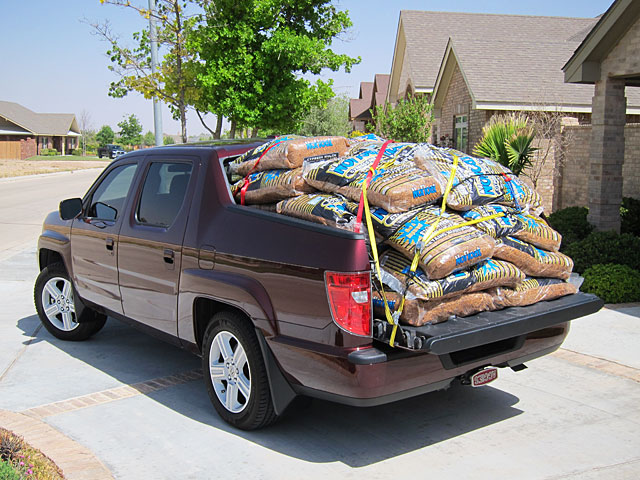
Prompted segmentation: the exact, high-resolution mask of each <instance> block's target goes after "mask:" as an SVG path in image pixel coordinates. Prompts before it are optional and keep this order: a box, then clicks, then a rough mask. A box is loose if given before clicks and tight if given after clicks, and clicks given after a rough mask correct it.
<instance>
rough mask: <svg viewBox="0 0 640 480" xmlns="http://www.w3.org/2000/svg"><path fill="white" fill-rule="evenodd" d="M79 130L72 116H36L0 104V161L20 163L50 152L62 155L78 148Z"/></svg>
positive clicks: (11, 104)
mask: <svg viewBox="0 0 640 480" xmlns="http://www.w3.org/2000/svg"><path fill="white" fill-rule="evenodd" d="M79 136H80V129H79V128H78V122H77V121H76V116H75V115H74V114H73V113H36V112H33V111H31V110H29V109H28V108H25V107H23V106H22V105H19V104H17V103H14V102H5V101H0V159H2V160H24V159H25V158H29V157H32V156H34V155H38V154H40V152H41V151H42V150H43V149H45V148H53V149H56V150H57V151H58V152H60V153H61V154H62V155H66V154H69V153H71V151H72V150H73V149H74V148H77V146H78V137H79Z"/></svg>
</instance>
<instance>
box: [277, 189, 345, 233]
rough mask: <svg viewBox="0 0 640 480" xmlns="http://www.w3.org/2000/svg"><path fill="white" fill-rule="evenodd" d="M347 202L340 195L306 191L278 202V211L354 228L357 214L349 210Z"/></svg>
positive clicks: (323, 222)
mask: <svg viewBox="0 0 640 480" xmlns="http://www.w3.org/2000/svg"><path fill="white" fill-rule="evenodd" d="M346 202H347V200H346V199H345V198H344V197H341V196H339V195H331V194H326V193H306V194H303V195H300V196H298V197H293V198H288V199H286V200H282V201H280V202H278V204H277V206H276V211H277V212H278V213H281V214H284V215H289V216H290V217H296V218H302V219H304V220H309V221H311V222H315V223H320V224H322V225H329V226H332V227H338V228H342V229H345V230H353V224H354V222H355V215H354V214H352V213H351V212H350V211H349V210H347V206H346Z"/></svg>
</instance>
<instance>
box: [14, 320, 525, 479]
mask: <svg viewBox="0 0 640 480" xmlns="http://www.w3.org/2000/svg"><path fill="white" fill-rule="evenodd" d="M37 324H38V319H37V317H36V316H35V315H32V316H30V317H26V318H23V319H21V320H20V321H19V322H18V327H19V328H21V329H22V331H23V332H25V336H28V337H30V336H31V334H32V333H33V331H34V330H35V328H36V327H37ZM27 342H28V340H25V343H27ZM37 342H48V343H49V344H51V345H53V346H55V347H56V348H58V349H60V350H62V351H64V352H65V353H67V354H68V355H69V356H70V357H73V358H75V359H77V360H79V361H82V362H85V363H86V364H88V365H90V366H91V367H93V368H95V369H98V370H100V371H101V372H103V373H105V374H107V375H109V376H111V377H113V378H115V379H117V380H118V381H120V382H122V383H125V384H131V383H136V382H141V381H145V380H150V379H153V378H158V377H163V376H168V375H173V374H176V373H181V372H185V371H189V370H193V369H196V368H199V366H200V360H199V359H198V358H197V357H195V356H193V355H191V354H190V353H188V352H185V351H183V350H180V349H179V348H177V347H174V346H172V345H169V344H166V343H164V342H162V341H160V340H157V339H154V338H152V337H150V336H148V335H145V334H143V333H140V332H138V331H137V330H135V329H133V328H131V327H129V326H128V325H125V324H123V323H120V322H118V321H116V320H114V319H111V318H110V319H109V321H108V322H107V325H106V326H105V327H104V329H103V330H102V331H100V332H99V333H98V334H96V335H95V336H94V337H92V338H91V339H89V340H88V341H85V342H63V341H61V340H58V339H56V338H54V337H52V336H51V335H50V334H49V333H48V332H47V331H46V330H45V329H40V331H39V332H38V333H37V336H36V338H35V339H34V340H33V341H32V342H31V343H32V344H33V343H37ZM78 381H82V379H79V380H78ZM86 393H93V392H86ZM147 397H148V398H151V399H153V400H154V401H156V402H158V403H160V404H161V405H163V406H165V407H167V408H169V409H171V410H173V411H175V412H177V413H179V414H180V415H183V416H185V417H187V418H190V419H192V420H194V421H197V422H199V423H201V424H204V425H208V426H210V427H211V432H212V441H213V440H214V438H213V437H214V435H213V433H215V432H217V431H220V430H221V431H224V432H227V433H229V434H231V435H235V436H237V437H240V438H243V439H245V440H247V441H250V442H253V443H255V444H257V445H260V446H262V447H265V448H268V449H271V450H273V451H276V452H279V453H281V454H284V455H287V456H290V457H293V458H298V459H301V460H304V461H308V462H314V463H330V462H342V463H344V464H346V465H349V466H351V467H364V466H367V465H371V464H375V463H377V462H381V461H384V460H387V459H390V458H393V457H396V456H400V455H403V454H406V453H409V452H412V451H414V450H419V449H421V448H424V447H428V446H430V445H435V444H438V443H440V442H443V441H446V440H449V439H452V438H455V437H458V436H460V435H463V434H466V433H468V432H471V431H474V430H476V429H480V428H483V427H486V426H489V425H492V424H495V423H498V422H501V421H503V420H508V419H510V418H512V417H515V416H517V415H519V414H520V413H522V411H521V410H519V409H517V408H515V407H514V405H515V404H516V403H517V402H518V401H519V399H518V398H517V397H515V396H513V395H511V394H508V393H505V392H503V391H501V390H498V389H496V388H492V387H489V386H487V387H484V388H480V389H472V388H469V387H461V386H454V387H452V388H451V389H449V390H447V391H440V392H433V393H429V394H425V395H422V396H419V397H414V398H411V399H407V400H402V401H399V402H395V403H392V404H388V405H383V406H378V407H370V408H356V407H349V406H345V405H340V404H335V403H331V402H326V401H321V400H313V401H311V402H304V401H300V402H296V403H294V404H293V405H292V407H291V408H290V409H289V410H288V411H287V412H286V413H285V415H284V417H283V418H282V419H281V420H280V421H279V422H278V423H276V424H275V425H273V426H271V427H269V428H267V429H265V430H259V431H254V432H244V431H240V430H236V429H234V428H232V427H230V426H229V425H227V424H226V423H224V422H223V421H222V420H221V419H220V418H219V417H218V415H217V414H216V412H215V410H214V409H213V406H212V405H211V404H210V402H209V398H208V395H207V393H206V389H205V386H204V384H203V383H202V381H191V382H188V383H185V384H182V385H176V386H173V387H168V388H166V389H162V390H158V391H155V392H152V393H149V394H147ZM422 473H423V472H416V474H417V475H421V474H422Z"/></svg>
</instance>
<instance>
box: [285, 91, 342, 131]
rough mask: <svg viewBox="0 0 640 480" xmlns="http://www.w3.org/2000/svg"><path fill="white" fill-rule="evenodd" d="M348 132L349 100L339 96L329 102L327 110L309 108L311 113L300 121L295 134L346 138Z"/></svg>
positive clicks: (314, 107)
mask: <svg viewBox="0 0 640 480" xmlns="http://www.w3.org/2000/svg"><path fill="white" fill-rule="evenodd" d="M350 130H351V123H350V122H349V99H348V98H347V97H346V96H339V97H334V98H332V99H331V100H329V102H328V104H327V108H320V107H316V106H313V107H311V111H310V112H309V113H308V114H307V115H305V116H304V118H303V119H302V123H301V125H300V128H299V129H298V131H297V133H299V134H300V135H309V136H317V135H342V136H347V135H348V134H349V132H350Z"/></svg>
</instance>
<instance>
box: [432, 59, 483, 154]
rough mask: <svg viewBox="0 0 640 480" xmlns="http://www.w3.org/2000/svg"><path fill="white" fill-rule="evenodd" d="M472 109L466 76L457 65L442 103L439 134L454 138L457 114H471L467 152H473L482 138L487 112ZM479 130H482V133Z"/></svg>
mask: <svg viewBox="0 0 640 480" xmlns="http://www.w3.org/2000/svg"><path fill="white" fill-rule="evenodd" d="M470 110H471V95H470V93H469V89H468V88H467V84H466V82H465V81H464V77H463V76H462V73H461V72H460V68H459V67H458V66H457V65H456V68H455V70H454V72H453V75H452V77H451V82H450V83H449V88H448V90H447V93H446V95H445V99H444V102H443V104H442V109H441V113H440V120H439V127H440V128H439V135H440V136H443V135H448V136H449V138H453V129H454V118H455V116H456V115H469V120H468V121H469V142H468V152H467V153H469V152H471V150H472V149H473V146H474V145H475V144H476V142H477V141H478V140H479V139H480V136H481V134H482V127H483V125H484V122H485V119H486V112H483V111H479V110H476V111H473V112H470ZM478 132H480V135H479V134H478ZM472 135H473V136H472Z"/></svg>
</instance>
